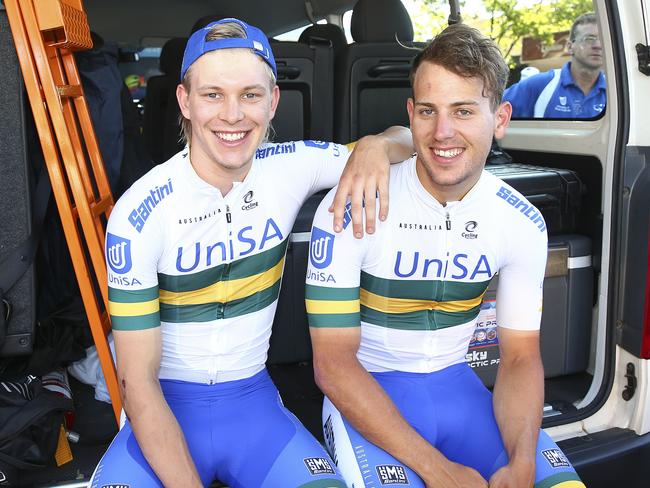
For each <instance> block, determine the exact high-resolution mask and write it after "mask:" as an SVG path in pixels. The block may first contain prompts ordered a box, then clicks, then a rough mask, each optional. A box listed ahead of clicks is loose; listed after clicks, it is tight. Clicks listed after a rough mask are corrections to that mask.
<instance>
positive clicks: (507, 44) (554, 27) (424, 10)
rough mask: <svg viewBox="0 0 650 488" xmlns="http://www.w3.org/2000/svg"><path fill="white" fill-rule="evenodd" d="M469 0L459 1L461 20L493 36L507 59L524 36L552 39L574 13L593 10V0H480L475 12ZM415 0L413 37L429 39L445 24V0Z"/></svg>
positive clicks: (446, 8)
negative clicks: (479, 8)
mask: <svg viewBox="0 0 650 488" xmlns="http://www.w3.org/2000/svg"><path fill="white" fill-rule="evenodd" d="M468 3H470V4H472V5H473V6H475V5H476V2H463V1H461V14H462V18H463V22H465V23H466V24H468V25H471V26H473V27H476V28H477V29H479V30H480V31H481V32H483V33H484V34H485V35H487V36H490V37H492V38H493V39H494V40H495V41H496V42H497V44H498V45H499V47H500V48H501V51H502V52H503V55H504V57H505V58H506V59H507V60H508V61H510V62H512V55H513V51H515V52H516V51H517V50H518V48H519V47H520V46H521V40H522V39H523V38H524V37H526V36H533V37H537V38H540V39H542V40H543V41H544V42H551V41H552V35H553V33H554V32H561V31H566V30H569V29H570V28H571V24H572V23H573V21H574V20H575V19H576V17H578V16H579V15H581V14H583V13H585V12H589V11H591V10H593V4H592V0H538V1H534V0H531V1H528V2H522V1H517V0H483V2H482V3H483V9H481V10H479V11H474V12H471V11H469V10H468V9H467V8H466V7H467V6H468ZM414 4H415V8H416V9H417V8H419V12H412V14H411V17H412V18H413V19H414V28H415V38H416V40H426V39H429V38H431V37H433V36H434V35H435V34H436V33H438V32H440V30H441V29H444V27H445V26H446V25H447V18H448V16H449V3H448V1H447V0H420V1H416V2H414ZM414 14H415V15H414Z"/></svg>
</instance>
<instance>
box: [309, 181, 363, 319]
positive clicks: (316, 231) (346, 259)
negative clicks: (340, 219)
mask: <svg viewBox="0 0 650 488" xmlns="http://www.w3.org/2000/svg"><path fill="white" fill-rule="evenodd" d="M335 190H336V189H333V190H332V191H330V192H329V193H328V194H327V196H326V197H325V198H324V199H323V201H322V202H321V204H320V206H319V207H318V210H317V211H316V215H315V217H314V223H313V226H312V229H311V240H310V243H309V262H308V266H307V278H306V289H305V305H306V308H307V316H308V320H309V325H310V327H359V326H360V324H361V323H360V305H359V283H360V273H361V267H362V264H363V259H364V254H365V250H366V247H367V246H368V245H369V243H370V241H371V240H372V239H373V238H374V236H366V237H364V238H363V239H355V238H354V236H353V233H352V226H351V225H349V224H350V223H351V222H350V221H351V219H350V215H349V210H350V209H349V204H348V207H347V208H346V216H345V218H344V228H343V230H342V231H341V232H340V233H332V232H330V229H331V228H332V214H330V213H329V212H328V208H329V206H330V204H331V203H332V200H333V199H334V193H335Z"/></svg>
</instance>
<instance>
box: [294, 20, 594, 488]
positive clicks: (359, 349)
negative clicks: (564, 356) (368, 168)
mask: <svg viewBox="0 0 650 488" xmlns="http://www.w3.org/2000/svg"><path fill="white" fill-rule="evenodd" d="M507 77H508V68H507V66H506V64H505V61H504V60H503V58H502V56H501V53H500V52H499V49H498V48H497V47H496V45H495V44H494V42H493V41H492V40H490V39H487V38H485V37H484V36H482V35H481V34H480V33H479V32H478V31H477V30H475V29H472V28H470V27H467V26H465V25H462V24H458V25H453V26H450V27H448V28H447V29H445V30H444V31H443V32H442V33H441V34H440V35H438V36H437V37H436V38H435V39H434V40H433V41H431V43H430V44H429V45H428V46H426V47H425V48H424V50H423V51H422V52H421V53H419V54H418V55H417V56H416V58H415V60H414V63H413V68H412V86H413V98H411V99H409V100H408V105H407V109H408V114H409V118H410V122H411V131H412V133H413V142H414V146H415V148H416V154H415V155H414V156H413V157H411V158H410V159H408V160H406V161H404V162H403V163H401V164H397V165H393V166H392V167H391V176H390V187H389V188H390V194H391V213H390V216H389V217H388V218H387V220H386V221H384V222H381V223H380V224H379V226H378V228H377V229H376V232H375V233H374V234H372V235H369V236H366V237H365V238H364V239H362V240H355V239H354V238H353V237H352V236H351V233H350V232H346V231H345V230H344V231H343V232H342V233H341V234H339V235H334V234H332V233H330V232H328V231H327V230H325V229H326V228H327V206H328V205H329V203H330V201H331V198H332V196H333V193H330V194H329V196H328V197H326V198H325V200H324V201H323V203H322V204H321V206H320V208H319V209H318V211H317V213H316V217H315V218H314V226H313V228H312V238H311V246H312V247H311V255H310V263H309V268H308V272H307V288H306V294H305V296H306V305H307V313H308V314H309V321H310V327H311V336H312V344H313V350H314V370H315V377H316V381H317V383H318V385H319V386H320V388H321V389H322V390H323V392H324V393H325V395H326V400H325V404H324V407H323V425H324V432H325V438H326V440H327V445H328V449H329V452H330V454H331V456H332V458H333V459H334V460H335V461H336V462H337V465H338V467H339V468H340V469H341V472H342V473H343V475H344V477H345V479H346V482H347V483H348V486H355V487H357V486H358V487H361V486H367V487H371V486H373V487H374V486H381V485H385V484H395V485H399V486H413V487H423V486H426V487H436V488H441V487H444V488H446V487H472V488H476V487H487V486H490V487H491V488H505V487H509V488H529V487H532V486H533V484H535V486H537V487H540V488H541V487H544V488H547V487H552V486H558V487H559V486H562V487H575V488H578V487H584V485H583V484H582V482H580V480H579V478H578V476H577V475H576V473H575V471H574V470H573V468H572V467H571V465H570V463H569V462H568V460H567V459H566V457H565V456H564V455H563V454H562V452H561V451H560V450H559V449H558V447H557V446H556V445H555V444H554V443H553V441H552V440H551V439H550V438H549V437H548V435H546V434H545V433H544V432H540V424H541V420H542V406H543V396H544V374H543V368H542V362H541V358H540V352H539V325H540V318H541V310H542V283H543V279H544V269H545V263H546V253H547V238H546V226H545V223H544V219H543V217H542V216H541V214H540V213H539V211H538V210H537V209H535V207H534V206H533V205H531V204H530V203H529V202H528V201H527V200H526V199H525V198H524V197H523V196H522V195H521V194H520V193H518V192H517V191H516V190H514V189H513V188H511V187H510V186H508V185H507V184H505V183H504V182H502V181H501V180H499V179H498V178H496V177H494V176H492V175H490V174H489V173H487V172H485V171H484V170H483V168H484V166H485V160H486V157H487V155H488V152H489V150H490V146H491V143H492V138H493V137H496V138H501V137H502V136H503V135H504V133H505V130H506V127H507V125H508V122H509V120H510V111H511V107H510V104H509V103H501V97H502V94H503V90H504V88H505V84H506V80H507ZM497 273H498V275H499V282H498V292H497V314H498V315H497V318H498V322H499V327H498V334H499V344H500V352H501V362H500V364H499V370H498V374H497V379H496V384H495V387H494V394H492V393H490V391H488V390H487V389H486V388H485V387H484V386H483V384H482V383H481V381H480V380H479V378H478V377H477V376H476V374H475V373H474V372H473V371H472V370H471V368H470V367H469V366H468V365H467V364H466V362H465V354H466V353H467V348H468V345H469V342H470V338H471V336H472V334H473V332H474V330H475V325H476V324H475V323H476V317H477V315H478V312H479V309H480V306H481V301H482V297H483V294H484V293H485V290H486V289H487V287H488V284H489V282H490V280H491V279H492V278H493V277H494V276H495V275H496V274H497ZM319 276H326V277H328V279H327V280H326V281H324V282H323V280H318V279H317V277H319Z"/></svg>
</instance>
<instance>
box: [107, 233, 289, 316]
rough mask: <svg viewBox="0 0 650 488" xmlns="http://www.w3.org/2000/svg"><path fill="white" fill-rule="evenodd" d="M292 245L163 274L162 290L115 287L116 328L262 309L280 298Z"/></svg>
mask: <svg viewBox="0 0 650 488" xmlns="http://www.w3.org/2000/svg"><path fill="white" fill-rule="evenodd" d="M287 242H288V241H287V240H286V239H285V240H284V241H283V242H282V243H281V244H279V245H278V246H275V247H273V248H271V249H268V250H267V251H263V252H261V253H258V254H255V255H252V256H247V257H245V258H242V259H238V260H236V261H233V262H231V263H226V264H221V265H219V266H215V267H213V268H209V269H205V270H203V271H199V272H197V273H186V274H182V275H168V274H163V273H159V274H158V286H157V287H154V288H150V289H147V290H139V291H125V290H116V289H113V288H109V301H110V303H109V307H110V313H111V320H112V322H113V327H114V328H117V329H145V328H150V327H156V326H159V325H160V322H161V321H162V322H169V323H185V322H210V321H213V320H218V319H230V318H234V317H238V316H240V315H245V314H249V313H253V312H257V311H258V310H262V309H263V308H265V307H267V306H269V305H271V304H272V303H273V302H274V301H275V300H277V298H278V296H279V294H280V283H281V278H282V270H283V268H284V258H285V252H286V249H287ZM111 294H112V295H111ZM111 296H114V297H115V300H113V298H111ZM154 309H155V311H154ZM116 324H117V327H116Z"/></svg>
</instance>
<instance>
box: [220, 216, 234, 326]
mask: <svg viewBox="0 0 650 488" xmlns="http://www.w3.org/2000/svg"><path fill="white" fill-rule="evenodd" d="M231 233H232V214H231V213H230V205H228V204H226V238H227V242H228V249H227V250H226V254H227V255H229V256H228V257H229V261H228V263H226V264H224V265H223V273H222V274H221V281H224V282H226V281H228V277H229V275H230V260H232V259H233V258H234V256H233V255H232V253H233V249H232V246H233V244H232V239H231ZM225 308H226V304H225V303H219V304H218V305H217V319H223V318H224V313H225Z"/></svg>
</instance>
